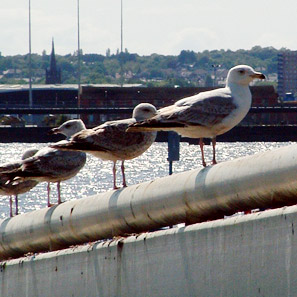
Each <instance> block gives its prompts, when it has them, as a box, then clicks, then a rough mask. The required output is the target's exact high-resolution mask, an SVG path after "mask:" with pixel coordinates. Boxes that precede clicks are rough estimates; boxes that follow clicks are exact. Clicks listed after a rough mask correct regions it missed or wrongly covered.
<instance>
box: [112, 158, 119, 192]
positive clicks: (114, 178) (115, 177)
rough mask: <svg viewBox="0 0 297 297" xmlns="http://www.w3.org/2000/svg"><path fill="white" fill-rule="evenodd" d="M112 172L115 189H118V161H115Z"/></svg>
mask: <svg viewBox="0 0 297 297" xmlns="http://www.w3.org/2000/svg"><path fill="white" fill-rule="evenodd" d="M112 174H113V189H114V190H116V189H118V187H117V183H116V179H117V176H116V174H117V169H116V161H114V162H113V168H112Z"/></svg>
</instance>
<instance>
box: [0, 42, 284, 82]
mask: <svg viewBox="0 0 297 297" xmlns="http://www.w3.org/2000/svg"><path fill="white" fill-rule="evenodd" d="M281 50H286V49H281ZM281 50H277V49H275V48H273V47H265V48H262V47H260V46H255V47H253V48H252V49H251V50H237V51H231V50H212V51H203V52H198V53H197V52H194V51H186V50H183V51H181V52H180V54H179V55H178V56H171V55H168V56H167V55H158V54H152V55H149V56H140V55H138V54H133V53H129V52H128V50H127V49H126V50H125V51H124V52H123V53H119V52H117V53H116V54H110V50H109V49H108V50H107V51H106V55H105V56H104V55H99V54H83V53H81V82H82V83H83V84H95V83H96V84H107V83H108V84H119V83H129V84H146V85H148V86H173V85H179V86H205V85H208V84H212V83H213V82H214V80H215V79H216V83H218V84H219V81H220V79H221V78H222V79H223V78H224V76H225V75H226V71H227V70H228V69H229V68H231V67H232V66H234V65H237V64H248V65H250V66H252V67H254V68H256V69H260V70H261V71H263V72H264V73H265V74H266V75H269V74H273V73H277V55H278V53H279V52H280V51H281ZM31 60H32V77H33V82H34V83H39V84H43V83H45V69H46V68H48V67H49V64H50V55H48V54H47V53H46V52H45V51H44V52H43V54H42V55H38V54H32V56H31ZM56 61H57V66H58V68H60V69H61V71H62V83H65V84H75V83H77V78H78V73H77V69H78V67H77V66H78V55H77V53H74V54H68V55H65V56H61V55H58V54H56ZM28 65H29V56H28V55H16V56H0V83H1V84H15V83H18V84H25V83H27V82H28V77H29V68H28Z"/></svg>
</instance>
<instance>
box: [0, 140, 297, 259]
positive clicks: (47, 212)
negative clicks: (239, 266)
mask: <svg viewBox="0 0 297 297" xmlns="http://www.w3.org/2000/svg"><path fill="white" fill-rule="evenodd" d="M296 203H297V145H291V146H287V147H283V148H281V149H277V150H274V151H268V152H265V153H260V154H256V155H254V156H249V157H245V158H240V159H236V160H232V161H229V162H224V163H220V164H217V165H215V166H209V167H206V168H203V169H198V170H192V171H188V172H183V173H180V174H174V175H171V176H168V177H164V178H159V179H156V180H154V181H151V182H146V183H142V184H138V185H133V186H130V187H127V188H124V189H120V190H117V191H110V192H106V193H101V194H98V195H95V196H92V197H87V198H83V199H78V200H72V201H69V202H66V203H63V204H60V205H58V206H54V207H51V208H46V209H41V210H38V211H34V212H31V213H26V214H24V215H20V216H16V217H14V218H9V219H6V220H2V221H0V239H1V240H0V259H5V258H9V257H19V256H22V255H23V254H25V253H28V252H40V251H48V250H57V249H61V248H65V247H68V246H71V245H74V244H80V243H84V242H88V241H94V240H98V239H106V238H112V237H113V236H119V235H120V236H122V235H126V234H131V233H136V232H137V233H139V232H144V231H149V230H154V229H156V228H160V227H165V226H170V225H174V224H178V223H182V222H186V223H196V222H201V221H204V220H210V219H215V218H221V217H224V215H228V214H233V213H235V212H237V211H242V210H247V209H255V208H258V207H265V208H272V207H274V208H275V207H278V206H282V205H292V204H296Z"/></svg>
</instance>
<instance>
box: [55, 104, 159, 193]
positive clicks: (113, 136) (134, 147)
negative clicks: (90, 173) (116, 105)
mask: <svg viewBox="0 0 297 297" xmlns="http://www.w3.org/2000/svg"><path fill="white" fill-rule="evenodd" d="M156 114H157V110H156V108H155V107H154V106H153V105H152V104H149V103H141V104H139V105H137V106H136V107H135V108H134V110H133V115H132V118H129V119H124V120H118V121H109V122H106V123H104V124H102V125H100V126H98V127H96V128H93V129H85V130H82V131H81V132H79V133H77V134H75V135H74V136H73V137H72V138H71V139H70V140H69V141H68V142H67V143H65V142H64V143H61V144H59V143H57V144H55V145H51V147H53V148H57V149H62V150H75V151H83V152H87V153H90V154H92V155H94V156H95V157H97V158H100V159H102V160H110V161H113V188H114V189H117V188H118V187H117V186H116V162H117V161H122V166H121V170H122V176H123V186H124V187H126V186H127V184H126V178H125V167H124V161H125V160H130V159H134V158H136V157H138V156H140V155H141V154H143V153H144V152H145V151H146V150H147V149H148V148H149V147H150V146H151V145H152V143H153V142H154V141H155V138H156V135H157V132H139V133H128V132H126V129H127V128H128V126H129V125H130V124H132V123H135V122H136V121H142V120H145V119H148V118H150V117H152V116H154V115H156Z"/></svg>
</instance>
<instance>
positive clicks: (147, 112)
mask: <svg viewBox="0 0 297 297" xmlns="http://www.w3.org/2000/svg"><path fill="white" fill-rule="evenodd" d="M157 113H158V112H157V109H156V107H155V106H154V105H152V104H150V103H140V104H138V105H137V106H136V107H135V108H134V110H133V115H132V117H133V118H135V119H136V121H143V120H146V119H149V118H151V117H153V116H155V115H156V114H157Z"/></svg>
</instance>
